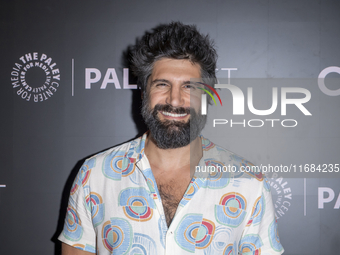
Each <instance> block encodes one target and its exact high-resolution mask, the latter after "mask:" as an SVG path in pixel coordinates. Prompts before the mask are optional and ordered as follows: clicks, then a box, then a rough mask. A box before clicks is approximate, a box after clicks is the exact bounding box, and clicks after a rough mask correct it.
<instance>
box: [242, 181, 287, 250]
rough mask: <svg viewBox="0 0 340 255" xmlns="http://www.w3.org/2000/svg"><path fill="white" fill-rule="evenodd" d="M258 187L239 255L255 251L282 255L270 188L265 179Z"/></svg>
mask: <svg viewBox="0 0 340 255" xmlns="http://www.w3.org/2000/svg"><path fill="white" fill-rule="evenodd" d="M254 181H255V179H254ZM260 187H261V188H260V190H259V191H260V192H259V194H258V197H257V199H256V201H255V203H254V204H253V208H252V210H251V214H250V217H248V218H247V224H246V227H245V229H244V231H243V234H242V237H241V240H240V242H239V254H248V253H247V252H250V251H252V252H256V251H257V250H258V252H260V253H261V254H262V255H264V254H266V255H267V254H275V255H277V254H282V253H283V251H284V250H283V247H282V245H281V243H280V239H279V233H278V229H277V221H276V219H275V211H274V206H273V201H272V196H271V192H270V186H269V184H268V183H267V179H266V178H265V177H264V179H263V181H262V182H261V185H260ZM254 254H256V253H254Z"/></svg>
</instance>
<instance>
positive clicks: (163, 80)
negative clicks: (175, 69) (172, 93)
mask: <svg viewBox="0 0 340 255" xmlns="http://www.w3.org/2000/svg"><path fill="white" fill-rule="evenodd" d="M157 82H166V83H171V82H170V81H169V80H167V79H155V80H153V81H152V82H151V85H152V84H155V83H157ZM182 84H183V85H187V84H192V85H196V86H198V85H199V84H197V83H196V82H192V81H184V82H183V83H182Z"/></svg>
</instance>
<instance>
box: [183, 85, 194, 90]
mask: <svg viewBox="0 0 340 255" xmlns="http://www.w3.org/2000/svg"><path fill="white" fill-rule="evenodd" d="M184 87H185V88H187V89H195V88H196V86H195V85H193V84H187V85H185V86H184Z"/></svg>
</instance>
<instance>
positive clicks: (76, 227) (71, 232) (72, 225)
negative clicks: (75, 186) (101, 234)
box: [63, 205, 83, 241]
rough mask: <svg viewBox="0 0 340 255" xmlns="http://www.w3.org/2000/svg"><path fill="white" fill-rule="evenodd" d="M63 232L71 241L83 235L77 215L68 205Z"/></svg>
mask: <svg viewBox="0 0 340 255" xmlns="http://www.w3.org/2000/svg"><path fill="white" fill-rule="evenodd" d="M63 234H64V236H65V237H66V238H67V239H69V240H72V241H78V240H80V238H81V237H82V235H83V227H82V226H81V220H80V218H79V215H78V213H77V211H76V210H75V209H74V208H73V207H72V206H70V205H69V206H68V208H67V214H66V220H65V224H64V232H63Z"/></svg>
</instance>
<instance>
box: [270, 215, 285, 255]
mask: <svg viewBox="0 0 340 255" xmlns="http://www.w3.org/2000/svg"><path fill="white" fill-rule="evenodd" d="M268 232H269V233H268V234H269V241H270V245H271V246H272V248H273V249H274V250H275V251H278V252H279V251H282V249H283V247H282V245H281V243H280V238H279V232H278V231H277V221H276V219H275V220H274V221H273V222H272V223H270V225H269V229H268Z"/></svg>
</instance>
